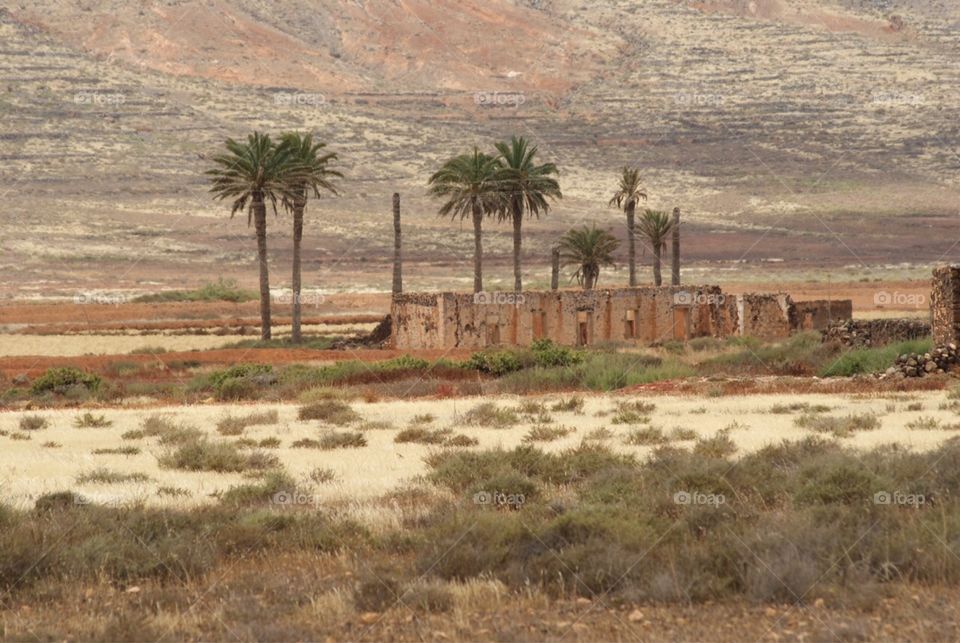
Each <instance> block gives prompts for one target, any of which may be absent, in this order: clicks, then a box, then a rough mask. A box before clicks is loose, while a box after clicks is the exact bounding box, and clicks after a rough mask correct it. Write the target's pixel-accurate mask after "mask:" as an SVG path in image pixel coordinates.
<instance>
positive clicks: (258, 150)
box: [206, 132, 297, 340]
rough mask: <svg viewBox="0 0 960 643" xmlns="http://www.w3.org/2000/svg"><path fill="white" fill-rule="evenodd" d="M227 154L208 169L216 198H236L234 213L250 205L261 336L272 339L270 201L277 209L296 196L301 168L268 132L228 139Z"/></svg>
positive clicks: (231, 213)
mask: <svg viewBox="0 0 960 643" xmlns="http://www.w3.org/2000/svg"><path fill="white" fill-rule="evenodd" d="M224 145H225V146H226V148H227V151H226V153H224V154H218V155H216V156H214V157H213V158H212V161H213V163H214V164H215V167H213V168H212V169H209V170H207V171H206V174H207V175H208V176H209V177H210V182H211V184H212V185H211V187H210V192H212V193H213V198H214V199H218V200H222V199H233V204H232V206H231V208H230V216H231V217H233V215H234V214H236V213H237V212H238V211H240V210H243V209H245V208H246V210H247V225H248V226H249V225H250V221H251V219H252V220H253V224H254V228H255V230H256V234H257V263H258V264H259V267H260V338H261V339H264V340H267V339H270V276H269V274H268V270H267V202H268V201H269V202H270V204H271V205H272V206H273V211H274V214H276V211H277V201H278V200H284V199H293V197H294V196H295V195H294V191H293V188H292V187H291V185H292V184H291V179H292V178H293V177H294V175H295V174H296V173H297V169H296V167H295V165H294V164H293V163H291V161H290V152H289V150H288V149H287V148H286V146H283V145H281V146H276V145H274V143H273V141H271V140H270V136H269V135H267V134H261V133H260V132H253V133H252V134H250V135H249V136H248V137H247V142H246V143H239V142H237V141H235V140H233V139H232V138H228V139H227V140H226V142H225V143H224Z"/></svg>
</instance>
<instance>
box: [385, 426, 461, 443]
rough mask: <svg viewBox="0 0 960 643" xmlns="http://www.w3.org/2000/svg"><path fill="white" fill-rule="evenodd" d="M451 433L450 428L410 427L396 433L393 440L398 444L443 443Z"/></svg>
mask: <svg viewBox="0 0 960 643" xmlns="http://www.w3.org/2000/svg"><path fill="white" fill-rule="evenodd" d="M451 433H453V431H452V430H451V429H426V428H423V427H410V428H408V429H404V430H402V431H400V432H399V433H397V435H396V436H395V437H394V438H393V441H394V442H396V443H398V444H403V443H408V442H413V443H416V444H443V443H444V442H446V441H447V439H448V438H449V437H450V434H451Z"/></svg>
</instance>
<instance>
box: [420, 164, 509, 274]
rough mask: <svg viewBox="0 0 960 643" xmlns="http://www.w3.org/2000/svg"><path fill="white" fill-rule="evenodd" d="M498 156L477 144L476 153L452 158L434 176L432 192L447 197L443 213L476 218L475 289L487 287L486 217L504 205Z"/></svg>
mask: <svg viewBox="0 0 960 643" xmlns="http://www.w3.org/2000/svg"><path fill="white" fill-rule="evenodd" d="M499 167H500V165H499V163H498V162H497V159H496V158H494V157H492V156H490V155H488V154H483V153H481V152H480V151H479V150H477V148H476V147H474V148H473V154H462V155H460V156H455V157H453V158H452V159H450V160H448V161H447V162H446V163H444V164H443V166H442V167H441V168H440V169H439V170H437V172H436V173H435V174H434V175H433V176H431V177H430V180H429V181H428V185H429V187H430V194H431V195H432V196H435V197H440V198H444V199H446V201H445V202H444V204H443V205H442V206H440V211H439V214H440V216H447V215H450V216H452V217H453V218H457V217H460V219H465V218H466V217H467V216H468V215H469V216H470V217H471V218H472V219H473V292H482V291H483V243H482V241H481V234H482V232H481V224H482V223H483V217H485V216H489V215H491V214H493V213H494V212H498V211H499V210H500V209H501V201H502V199H501V194H500V192H499V191H498V190H497V170H498V169H499Z"/></svg>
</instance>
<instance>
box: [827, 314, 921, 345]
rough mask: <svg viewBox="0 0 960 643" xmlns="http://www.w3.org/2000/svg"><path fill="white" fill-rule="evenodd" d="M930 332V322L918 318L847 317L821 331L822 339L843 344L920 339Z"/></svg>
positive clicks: (884, 342) (868, 343) (886, 342)
mask: <svg viewBox="0 0 960 643" xmlns="http://www.w3.org/2000/svg"><path fill="white" fill-rule="evenodd" d="M929 334H930V324H929V323H928V322H925V321H923V320H920V319H849V320H846V321H842V322H839V323H836V324H834V325H832V326H830V327H828V328H827V329H826V330H824V331H823V341H825V342H828V341H832V340H836V341H838V342H840V343H841V344H843V345H844V346H850V347H856V348H861V347H868V346H883V345H884V344H890V343H892V342H903V341H906V340H909V339H920V338H922V337H927V336H928V335H929Z"/></svg>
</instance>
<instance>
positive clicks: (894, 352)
mask: <svg viewBox="0 0 960 643" xmlns="http://www.w3.org/2000/svg"><path fill="white" fill-rule="evenodd" d="M931 348H933V341H932V340H931V339H914V340H910V341H906V342H898V343H896V344H887V345H886V346H879V347H876V348H856V349H852V350H849V351H847V352H845V353H843V354H842V355H840V356H839V357H837V359H836V360H833V361H832V362H830V363H828V364H826V365H824V367H823V368H821V369H820V372H819V373H818V374H819V375H820V376H821V377H850V376H852V375H860V374H865V373H881V372H883V371H885V370H886V369H888V368H889V367H891V366H893V364H894V362H895V361H896V359H897V357H898V356H900V355H901V354H903V353H920V354H921V355H922V354H923V353H926V352H927V351H929V350H930V349H931Z"/></svg>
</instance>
